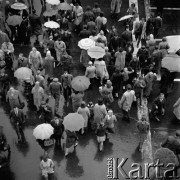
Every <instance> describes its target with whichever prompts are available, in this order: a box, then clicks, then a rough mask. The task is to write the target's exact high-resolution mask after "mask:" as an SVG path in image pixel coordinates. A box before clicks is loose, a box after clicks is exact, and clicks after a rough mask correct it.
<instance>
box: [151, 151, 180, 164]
mask: <svg viewBox="0 0 180 180" xmlns="http://www.w3.org/2000/svg"><path fill="white" fill-rule="evenodd" d="M157 160H159V163H162V164H163V165H164V167H166V166H167V165H168V164H169V163H173V164H176V163H177V159H176V156H175V154H174V152H173V151H171V150H169V149H168V148H160V149H158V150H157V151H156V152H155V154H154V161H155V163H156V162H157Z"/></svg>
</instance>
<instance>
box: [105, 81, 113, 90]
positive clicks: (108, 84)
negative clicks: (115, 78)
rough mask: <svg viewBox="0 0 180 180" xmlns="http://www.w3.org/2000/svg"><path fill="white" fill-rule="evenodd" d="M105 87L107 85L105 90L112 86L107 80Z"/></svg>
mask: <svg viewBox="0 0 180 180" xmlns="http://www.w3.org/2000/svg"><path fill="white" fill-rule="evenodd" d="M106 85H107V88H110V87H111V86H112V82H111V81H110V80H107V83H106Z"/></svg>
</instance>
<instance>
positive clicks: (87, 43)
mask: <svg viewBox="0 0 180 180" xmlns="http://www.w3.org/2000/svg"><path fill="white" fill-rule="evenodd" d="M78 46H79V47H80V48H81V49H85V50H87V49H90V48H92V47H94V46H95V41H94V40H92V39H89V38H85V39H81V40H80V41H79V42H78Z"/></svg>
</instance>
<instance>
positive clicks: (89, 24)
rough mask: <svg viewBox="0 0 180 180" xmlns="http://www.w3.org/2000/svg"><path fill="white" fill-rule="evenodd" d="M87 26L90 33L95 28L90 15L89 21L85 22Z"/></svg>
mask: <svg viewBox="0 0 180 180" xmlns="http://www.w3.org/2000/svg"><path fill="white" fill-rule="evenodd" d="M87 28H88V30H89V31H90V33H91V34H90V35H92V32H93V31H95V30H96V23H95V22H94V21H93V17H90V21H89V22H88V23H87Z"/></svg>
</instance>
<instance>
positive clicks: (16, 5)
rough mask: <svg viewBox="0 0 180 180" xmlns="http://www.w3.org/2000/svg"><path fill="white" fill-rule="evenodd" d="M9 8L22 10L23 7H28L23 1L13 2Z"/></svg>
mask: <svg viewBox="0 0 180 180" xmlns="http://www.w3.org/2000/svg"><path fill="white" fill-rule="evenodd" d="M11 8H12V9H17V10H23V9H27V8H28V7H27V6H26V5H25V4H23V3H14V4H12V5H11Z"/></svg>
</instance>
